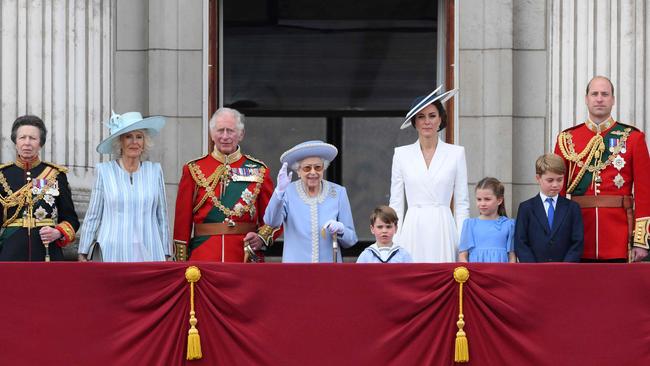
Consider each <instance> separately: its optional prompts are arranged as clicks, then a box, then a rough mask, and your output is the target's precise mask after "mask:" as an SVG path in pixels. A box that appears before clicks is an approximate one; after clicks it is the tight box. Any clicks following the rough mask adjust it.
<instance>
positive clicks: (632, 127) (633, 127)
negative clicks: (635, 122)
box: [616, 121, 641, 132]
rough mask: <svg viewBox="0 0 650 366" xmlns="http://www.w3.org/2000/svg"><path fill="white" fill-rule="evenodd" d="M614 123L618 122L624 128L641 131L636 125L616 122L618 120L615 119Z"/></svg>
mask: <svg viewBox="0 0 650 366" xmlns="http://www.w3.org/2000/svg"><path fill="white" fill-rule="evenodd" d="M616 123H618V124H619V125H621V126H623V127H624V128H630V129H632V131H637V132H639V131H641V130H639V129H638V128H637V127H635V126H632V125H628V124H626V123H621V122H618V121H617V122H616Z"/></svg>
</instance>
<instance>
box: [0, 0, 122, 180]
mask: <svg viewBox="0 0 650 366" xmlns="http://www.w3.org/2000/svg"><path fill="white" fill-rule="evenodd" d="M111 3H112V2H111V1H102V0H68V1H65V0H2V1H1V2H0V27H1V29H2V31H1V33H0V52H1V55H2V56H1V59H0V70H1V71H0V84H1V85H2V89H1V90H0V104H1V106H2V108H1V110H0V127H1V129H0V141H2V147H1V149H0V160H1V161H3V162H6V161H11V160H13V159H14V157H15V149H14V145H13V143H12V142H11V139H10V135H11V125H12V123H13V121H14V120H15V119H16V117H17V116H20V115H24V114H34V115H37V116H39V117H41V118H42V119H43V121H44V122H45V125H46V127H47V129H48V139H47V143H46V144H45V146H44V147H43V150H42V156H41V158H42V159H43V160H47V161H53V162H55V163H57V164H62V165H65V166H67V167H69V168H70V173H69V174H68V175H69V179H70V182H71V185H72V187H73V188H88V187H90V185H91V184H92V168H93V167H94V166H95V164H96V163H97V161H98V160H99V155H98V154H97V153H96V152H95V147H96V146H97V144H98V143H99V141H100V140H101V138H102V133H103V128H102V125H101V121H102V120H104V119H105V117H107V116H108V114H109V111H110V103H111V74H112V73H111V40H112V37H111V24H112V23H111Z"/></svg>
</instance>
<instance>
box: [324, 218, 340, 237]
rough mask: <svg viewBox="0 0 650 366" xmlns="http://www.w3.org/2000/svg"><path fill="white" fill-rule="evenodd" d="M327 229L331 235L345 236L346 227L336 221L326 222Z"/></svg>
mask: <svg viewBox="0 0 650 366" xmlns="http://www.w3.org/2000/svg"><path fill="white" fill-rule="evenodd" d="M325 228H327V231H329V233H330V234H331V235H334V234H343V230H345V226H344V225H343V224H342V223H340V222H338V221H336V220H329V221H328V222H326V223H325Z"/></svg>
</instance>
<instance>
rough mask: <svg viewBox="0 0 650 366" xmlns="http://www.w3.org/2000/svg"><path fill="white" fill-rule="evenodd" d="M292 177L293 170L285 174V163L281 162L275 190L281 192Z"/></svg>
mask: <svg viewBox="0 0 650 366" xmlns="http://www.w3.org/2000/svg"><path fill="white" fill-rule="evenodd" d="M292 177H293V172H289V174H287V163H283V164H282V168H280V171H279V172H278V185H277V186H276V187H275V190H276V191H278V192H280V193H283V192H284V191H285V190H286V189H287V187H288V186H289V184H291V178H292Z"/></svg>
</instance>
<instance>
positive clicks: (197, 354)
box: [185, 266, 203, 361]
mask: <svg viewBox="0 0 650 366" xmlns="http://www.w3.org/2000/svg"><path fill="white" fill-rule="evenodd" d="M185 278H186V279H187V282H189V284H190V330H189V331H188V332H187V359H188V360H190V361H191V360H198V359H200V358H201V357H203V354H201V337H199V330H198V329H196V323H197V322H198V320H197V319H196V316H194V315H195V314H196V313H195V312H194V283H195V282H197V281H198V280H200V279H201V271H200V270H199V268H198V267H196V266H189V267H187V270H185Z"/></svg>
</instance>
